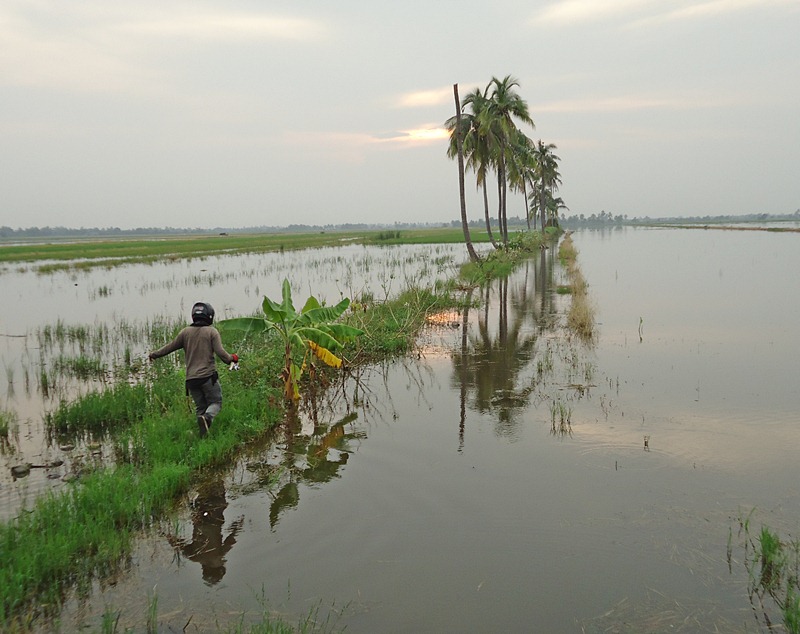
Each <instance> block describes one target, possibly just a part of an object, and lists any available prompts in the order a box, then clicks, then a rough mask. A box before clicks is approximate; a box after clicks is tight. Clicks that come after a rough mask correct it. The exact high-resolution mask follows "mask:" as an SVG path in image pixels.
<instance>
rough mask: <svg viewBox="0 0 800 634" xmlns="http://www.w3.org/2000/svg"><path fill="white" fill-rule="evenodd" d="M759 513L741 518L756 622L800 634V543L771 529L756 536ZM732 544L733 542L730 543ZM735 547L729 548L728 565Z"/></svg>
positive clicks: (740, 532)
mask: <svg viewBox="0 0 800 634" xmlns="http://www.w3.org/2000/svg"><path fill="white" fill-rule="evenodd" d="M754 511H755V509H754V510H753V511H751V512H750V514H749V515H748V516H747V517H746V518H740V519H739V520H738V523H739V534H740V536H741V537H742V538H743V547H744V565H745V568H746V569H747V573H748V579H749V581H748V586H747V590H748V596H749V597H750V603H751V604H752V607H753V613H754V615H755V616H756V620H757V621H758V622H759V623H762V624H763V625H764V626H765V627H766V628H767V629H769V630H773V629H776V623H777V622H782V623H783V626H784V628H785V629H786V631H787V632H790V634H800V540H798V539H786V538H781V536H780V535H779V533H778V532H777V531H776V530H774V529H772V528H770V527H769V526H766V525H762V526H761V529H760V530H759V531H758V532H757V533H754V531H753V530H752V528H751V520H752V516H753V513H754ZM731 540H732V532H731V537H730V538H729V542H730V541H731ZM731 562H732V546H731V544H730V543H729V545H728V564H729V566H730V565H731Z"/></svg>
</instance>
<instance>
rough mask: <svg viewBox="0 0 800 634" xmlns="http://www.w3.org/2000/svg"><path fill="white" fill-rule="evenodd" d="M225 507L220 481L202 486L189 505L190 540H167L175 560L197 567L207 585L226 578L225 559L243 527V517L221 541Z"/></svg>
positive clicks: (219, 479)
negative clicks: (176, 558) (189, 562)
mask: <svg viewBox="0 0 800 634" xmlns="http://www.w3.org/2000/svg"><path fill="white" fill-rule="evenodd" d="M227 507H228V501H227V499H226V497H225V485H224V483H223V481H222V478H216V479H214V480H211V481H210V482H206V483H203V484H202V485H201V487H200V488H199V490H198V493H197V497H196V498H195V499H194V501H193V502H192V526H193V528H192V538H191V539H190V540H187V539H183V538H180V537H177V536H175V535H169V536H168V540H169V543H170V544H171V545H172V547H173V548H174V549H175V553H176V556H177V557H178V558H181V557H185V558H186V559H188V560H189V561H194V562H196V563H199V564H200V566H201V567H202V570H203V581H205V582H206V583H207V584H208V585H214V584H216V583H219V582H220V581H221V580H222V578H223V577H224V576H225V561H226V555H227V554H228V552H229V551H230V549H231V548H233V545H234V544H235V543H236V535H237V534H238V533H239V531H240V530H241V529H242V525H243V524H244V516H241V517H239V518H237V519H236V520H234V521H233V522H231V524H230V526H229V527H228V530H227V533H228V534H227V536H226V537H224V538H223V527H224V525H225V509H226V508H227Z"/></svg>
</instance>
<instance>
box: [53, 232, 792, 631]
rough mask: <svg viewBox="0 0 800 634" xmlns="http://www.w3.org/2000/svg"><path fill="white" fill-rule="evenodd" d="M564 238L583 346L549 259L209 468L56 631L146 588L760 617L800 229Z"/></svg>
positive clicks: (89, 620) (594, 623)
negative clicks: (760, 565) (567, 320)
mask: <svg viewBox="0 0 800 634" xmlns="http://www.w3.org/2000/svg"><path fill="white" fill-rule="evenodd" d="M573 239H574V241H575V244H576V246H577V248H578V251H579V255H578V261H579V264H580V266H581V269H582V271H583V274H584V276H585V277H586V279H587V281H588V283H589V296H590V298H591V300H592V301H593V303H594V305H595V307H596V321H597V331H598V335H597V338H596V342H595V343H594V345H585V344H583V343H581V342H579V341H578V340H576V339H574V338H570V337H568V336H567V334H566V333H565V331H564V329H563V322H564V310H565V308H566V307H567V305H568V303H569V297H568V296H563V295H558V294H557V293H556V287H557V285H559V284H564V283H565V277H564V273H563V271H561V269H560V267H559V265H558V263H557V261H555V260H554V258H553V254H552V252H549V251H548V252H545V253H542V254H541V256H537V257H535V258H533V259H532V260H531V261H530V262H529V263H528V265H527V266H525V267H522V268H521V269H520V270H519V271H517V272H516V273H515V274H514V275H512V276H511V277H510V278H509V279H508V280H505V281H498V282H495V283H494V284H493V285H492V286H491V287H490V288H489V289H484V290H476V291H475V294H476V296H477V295H482V296H483V297H484V299H486V300H487V304H486V305H485V306H482V307H481V308H478V309H473V310H471V311H467V312H466V313H463V314H461V313H458V314H456V313H454V314H453V315H449V316H447V318H446V319H445V320H444V323H443V324H441V325H438V326H436V327H431V328H430V329H429V331H427V332H426V333H425V336H424V337H423V339H422V340H421V342H420V347H419V351H418V355H417V356H418V357H419V358H418V359H417V358H415V359H406V360H399V361H396V362H393V363H388V364H386V365H383V366H380V367H374V368H368V369H366V370H364V371H363V373H361V374H360V375H359V376H350V377H346V378H345V379H344V380H343V383H342V385H340V386H337V388H336V389H335V390H332V391H331V393H330V394H328V395H327V398H326V399H324V401H323V402H320V403H317V404H316V408H315V410H314V412H313V413H310V412H307V413H306V415H305V417H304V419H303V422H302V425H298V426H297V427H296V428H294V429H285V430H281V431H280V432H279V433H278V435H277V436H276V438H275V440H274V442H273V443H272V444H270V445H268V446H265V447H263V448H254V449H253V451H252V452H250V454H249V455H247V456H244V457H243V458H242V459H241V460H240V461H239V462H237V464H236V465H234V466H233V468H232V469H231V470H230V471H227V472H224V473H220V474H217V476H216V477H212V478H210V479H209V481H208V482H204V483H202V484H201V485H200V486H198V488H197V489H196V490H195V491H193V493H192V495H191V496H190V498H191V504H189V503H187V505H186V507H185V509H184V510H183V511H181V512H180V513H179V515H178V516H177V517H176V518H172V519H171V520H169V521H165V522H164V524H163V525H162V526H161V527H160V529H159V530H157V531H154V532H153V534H151V535H149V536H148V537H147V538H145V539H142V540H141V541H140V542H139V544H138V546H137V548H136V550H135V552H134V555H133V557H132V559H131V562H130V566H129V570H128V571H127V572H126V573H124V574H121V575H120V577H119V578H117V579H113V580H105V581H104V582H102V583H99V584H98V585H97V587H96V589H95V592H94V593H93V595H92V596H91V597H89V598H88V599H84V600H82V601H77V600H73V601H71V602H70V603H69V604H68V606H67V609H66V610H65V612H64V614H63V615H62V621H61V624H62V631H70V628H72V629H78V628H80V627H82V626H88V627H94V628H97V627H98V624H99V623H100V617H101V615H102V613H103V611H104V610H109V609H110V610H113V611H118V612H119V626H120V627H131V628H134V629H137V628H138V629H142V628H143V624H144V623H145V619H146V614H147V606H148V601H150V600H151V599H152V598H153V597H154V596H157V597H158V603H157V605H158V611H159V615H160V616H159V624H160V628H161V629H162V631H181V630H184V631H187V632H192V631H216V630H217V629H218V628H219V627H223V626H224V624H227V623H230V622H231V621H237V620H238V619H243V620H244V622H245V623H246V622H248V621H250V620H251V619H254V620H258V618H259V617H260V615H261V614H262V611H263V610H264V609H268V610H269V611H271V612H273V613H276V614H279V615H281V616H282V617H283V618H285V619H286V620H288V621H290V622H297V621H298V620H301V619H304V618H307V617H309V616H310V617H312V618H313V619H314V620H316V621H317V622H318V623H320V629H321V630H325V631H327V630H333V631H336V630H340V629H343V628H346V630H347V631H348V632H486V631H502V632H528V631H541V632H607V631H612V632H644V631H647V632H677V631H682V632H702V631H709V632H714V631H725V632H755V631H766V625H765V623H766V618H765V617H764V615H763V610H762V608H761V607H760V606H758V605H756V606H754V605H753V603H752V602H751V601H752V600H753V597H752V596H751V595H749V594H748V579H749V577H748V573H747V570H746V568H745V566H744V557H745V555H744V551H743V548H742V544H743V543H744V541H745V537H746V536H743V535H742V532H741V530H740V528H741V522H742V521H743V520H744V518H747V517H748V516H749V517H751V518H752V522H753V524H754V526H755V527H756V528H755V530H756V531H757V530H758V528H759V527H760V525H761V523H762V522H763V523H765V524H767V525H769V526H771V527H773V528H775V529H777V530H778V531H780V532H781V534H782V535H784V536H795V537H796V536H797V527H798V522H799V521H800V491H798V487H797V482H800V461H798V460H797V452H798V448H799V447H800V396H799V395H798V391H797V389H796V388H797V386H796V383H797V377H798V376H800V360H799V359H800V357H799V356H798V354H797V353H798V350H800V333H798V329H797V326H796V325H797V316H798V314H799V313H800V294H798V288H797V282H796V279H795V275H794V273H795V272H796V271H797V270H800V248H798V244H797V240H798V237H797V236H796V235H795V234H776V233H767V232H763V233H762V232H724V231H689V230H677V229H642V228H637V229H633V228H622V229H618V230H613V231H607V232H580V233H576V234H574V236H573ZM311 279H313V276H312V278H311ZM210 290H211V292H212V294H213V293H214V292H215V291H216V290H217V289H214V288H212V289H210ZM265 292H271V291H265ZM245 370H246V369H243V371H245ZM187 424H189V423H188V422H187ZM770 618H773V619H774V618H775V613H772V614H771V615H770ZM776 620H778V621H779V620H780V619H779V618H777V619H776Z"/></svg>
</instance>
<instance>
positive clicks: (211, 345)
mask: <svg viewBox="0 0 800 634" xmlns="http://www.w3.org/2000/svg"><path fill="white" fill-rule="evenodd" d="M212 323H214V309H213V308H212V307H211V304H206V303H204V302H197V303H196V304H195V305H194V306H192V325H191V326H187V327H186V328H184V329H183V330H181V331H180V332H179V333H178V336H177V337H175V339H174V340H172V341H171V342H170V343H168V344H167V345H166V346H164V347H163V348H160V349H158V350H156V351H155V352H151V353H150V355H149V356H150V360H151V361H152V360H153V359H158V358H159V357H163V356H165V355H168V354H169V353H171V352H175V351H176V350H180V349H181V348H183V350H184V351H185V353H186V393H187V394H189V395H191V397H192V400H193V401H194V404H195V408H196V412H197V428H198V429H199V430H200V437H201V438H202V437H203V436H205V435H206V434H207V433H208V430H209V428H210V427H211V423H212V422H214V417H215V416H216V415H217V414H219V410H220V409H222V388H221V387H220V384H219V374H217V368H216V365H215V364H214V354H215V353H216V355H217V356H218V357H219V358H220V359H222V360H223V361H224V362H225V363H238V362H239V357H238V356H237V355H235V354H228V352H227V351H226V350H225V348H223V347H222V338H221V337H220V336H219V332H217V329H216V328H213V327H212V326H211V324H212Z"/></svg>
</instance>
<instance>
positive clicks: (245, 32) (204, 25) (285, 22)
mask: <svg viewBox="0 0 800 634" xmlns="http://www.w3.org/2000/svg"><path fill="white" fill-rule="evenodd" d="M116 29H117V30H120V31H124V32H129V33H138V34H145V35H153V36H157V37H170V38H174V37H179V38H192V39H205V40H236V39H240V38H257V39H263V38H266V39H273V40H294V41H308V40H314V39H318V38H319V37H321V36H322V35H324V33H325V31H326V29H325V28H324V27H323V25H322V24H321V23H319V22H315V21H313V20H307V19H304V18H293V17H285V16H277V15H266V14H258V13H256V14H252V13H236V12H214V13H205V14H199V15H198V14H197V13H195V12H187V13H181V12H176V13H173V14H167V15H164V16H159V17H155V18H152V19H147V20H136V21H128V22H125V23H122V24H119V25H117V26H116Z"/></svg>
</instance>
